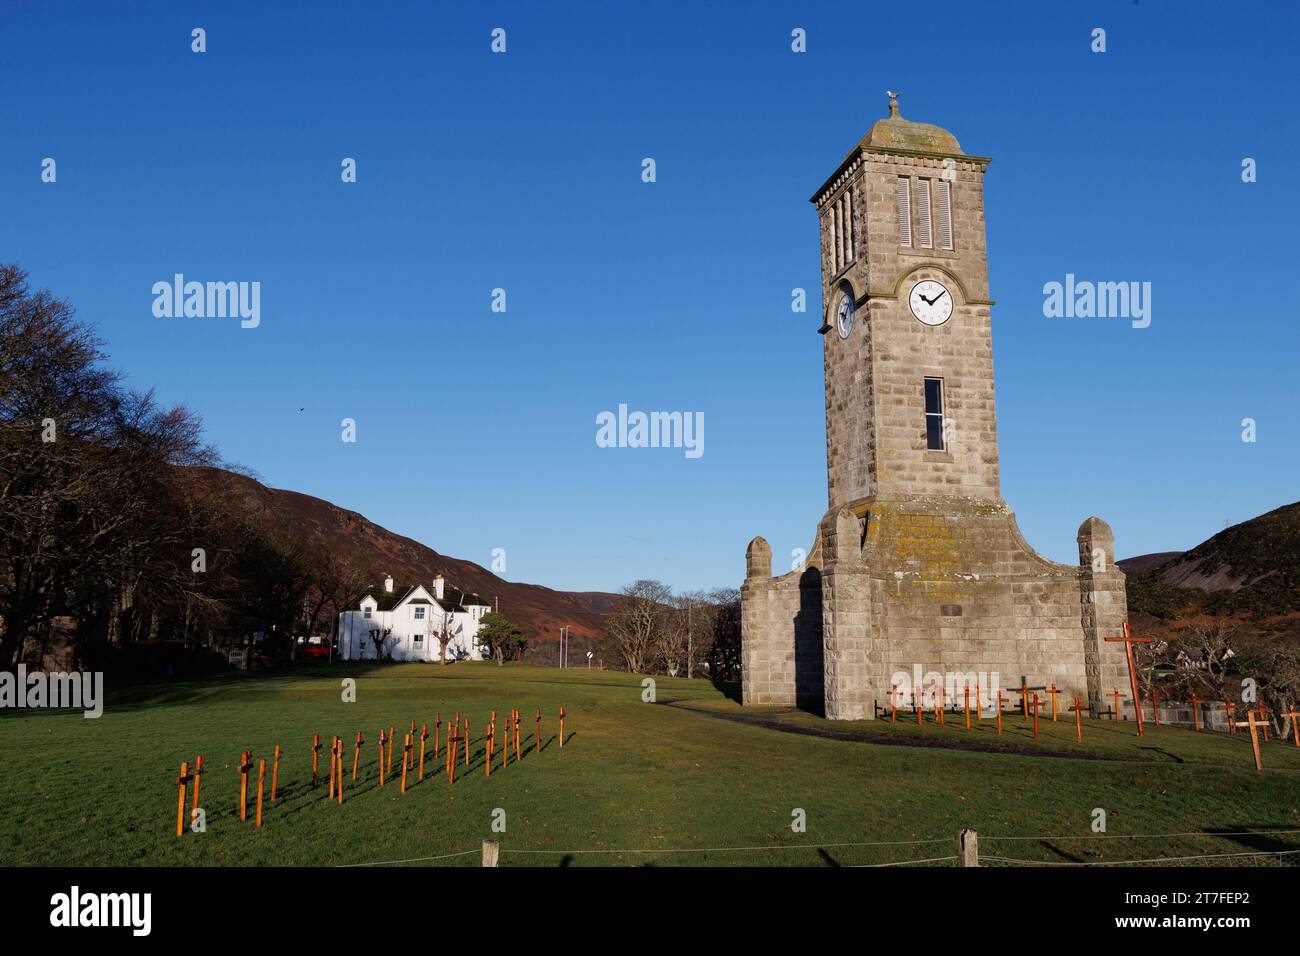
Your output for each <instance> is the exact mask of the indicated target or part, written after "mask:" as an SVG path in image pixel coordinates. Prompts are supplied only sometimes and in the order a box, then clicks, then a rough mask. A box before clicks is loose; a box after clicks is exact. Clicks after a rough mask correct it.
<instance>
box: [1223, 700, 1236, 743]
mask: <svg viewBox="0 0 1300 956" xmlns="http://www.w3.org/2000/svg"><path fill="white" fill-rule="evenodd" d="M1223 706H1224V708H1225V709H1226V710H1227V711H1228V733H1229V734H1232V735H1233V736H1235V735H1236V733H1237V725H1236V724H1235V723H1234V722H1233V720H1232V712H1233V711H1234V710H1235V709H1236V707H1235V706H1234V705H1233V703H1232V701H1230V700H1225V701H1224V702H1223Z"/></svg>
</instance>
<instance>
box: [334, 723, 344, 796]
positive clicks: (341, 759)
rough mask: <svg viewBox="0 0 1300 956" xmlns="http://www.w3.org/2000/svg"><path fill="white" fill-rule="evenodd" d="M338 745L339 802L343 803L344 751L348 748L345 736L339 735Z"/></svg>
mask: <svg viewBox="0 0 1300 956" xmlns="http://www.w3.org/2000/svg"><path fill="white" fill-rule="evenodd" d="M336 746H337V747H338V748H339V785H338V798H339V803H342V802H343V754H344V751H345V750H346V748H345V747H344V745H343V738H342V737H339V738H338V744H336Z"/></svg>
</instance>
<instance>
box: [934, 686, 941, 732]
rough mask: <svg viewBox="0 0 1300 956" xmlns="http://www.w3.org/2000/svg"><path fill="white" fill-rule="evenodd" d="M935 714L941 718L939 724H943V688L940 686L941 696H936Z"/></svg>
mask: <svg viewBox="0 0 1300 956" xmlns="http://www.w3.org/2000/svg"><path fill="white" fill-rule="evenodd" d="M934 715H935V716H936V717H937V718H939V726H940V727H942V726H943V688H942V687H940V688H939V696H938V697H936V698H935V706H934Z"/></svg>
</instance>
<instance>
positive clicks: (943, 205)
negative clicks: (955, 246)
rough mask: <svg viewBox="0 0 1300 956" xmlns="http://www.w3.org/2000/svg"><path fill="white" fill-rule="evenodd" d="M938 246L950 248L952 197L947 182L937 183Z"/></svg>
mask: <svg viewBox="0 0 1300 956" xmlns="http://www.w3.org/2000/svg"><path fill="white" fill-rule="evenodd" d="M939 245H940V246H942V247H943V248H944V249H951V248H952V197H951V195H950V193H949V183H948V182H947V180H940V181H939Z"/></svg>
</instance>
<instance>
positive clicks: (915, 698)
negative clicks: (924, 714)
mask: <svg viewBox="0 0 1300 956" xmlns="http://www.w3.org/2000/svg"><path fill="white" fill-rule="evenodd" d="M912 710H914V711H916V726H918V727H920V726H921V694H920V693H919V692H918V691H917V689H916V688H915V687H913V688H912Z"/></svg>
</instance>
